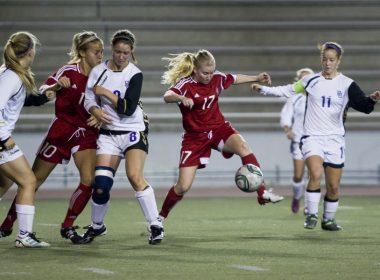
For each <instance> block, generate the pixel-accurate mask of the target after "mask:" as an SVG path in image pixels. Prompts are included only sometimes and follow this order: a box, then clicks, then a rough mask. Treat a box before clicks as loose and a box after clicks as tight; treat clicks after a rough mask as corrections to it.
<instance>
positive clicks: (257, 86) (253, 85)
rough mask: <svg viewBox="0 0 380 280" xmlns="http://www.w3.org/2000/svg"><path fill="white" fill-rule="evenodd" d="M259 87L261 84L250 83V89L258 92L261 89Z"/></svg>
mask: <svg viewBox="0 0 380 280" xmlns="http://www.w3.org/2000/svg"><path fill="white" fill-rule="evenodd" d="M261 88H262V86H261V85H259V84H252V85H251V90H252V91H253V92H255V91H257V92H260V91H261Z"/></svg>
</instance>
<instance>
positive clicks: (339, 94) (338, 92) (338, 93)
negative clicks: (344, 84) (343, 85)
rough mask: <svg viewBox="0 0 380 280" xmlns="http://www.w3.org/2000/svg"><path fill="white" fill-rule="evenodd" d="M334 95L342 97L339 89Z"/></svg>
mask: <svg viewBox="0 0 380 280" xmlns="http://www.w3.org/2000/svg"><path fill="white" fill-rule="evenodd" d="M336 95H338V97H339V98H342V97H343V93H342V92H341V91H340V90H338V91H337V93H336Z"/></svg>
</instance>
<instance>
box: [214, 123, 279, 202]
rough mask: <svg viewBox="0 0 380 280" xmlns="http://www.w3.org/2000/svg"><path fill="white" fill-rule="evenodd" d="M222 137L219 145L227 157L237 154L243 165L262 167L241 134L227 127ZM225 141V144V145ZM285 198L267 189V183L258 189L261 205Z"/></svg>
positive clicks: (258, 199) (258, 198)
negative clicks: (230, 130) (231, 131)
mask: <svg viewBox="0 0 380 280" xmlns="http://www.w3.org/2000/svg"><path fill="white" fill-rule="evenodd" d="M228 134H229V135H228ZM220 138H221V139H222V141H220V142H219V144H218V147H219V149H220V147H222V152H223V155H224V157H225V158H228V157H230V155H233V154H236V155H238V156H240V158H241V161H242V164H243V165H245V164H253V165H256V166H258V167H260V164H259V163H258V161H257V159H256V156H255V155H254V154H253V153H252V150H251V148H250V146H249V144H248V143H247V142H246V141H245V140H244V138H243V137H242V136H241V135H240V134H237V133H229V132H228V129H226V132H222V133H221V136H220ZM223 139H226V140H223ZM223 143H225V144H224V145H223ZM283 199H284V197H282V196H279V195H276V194H274V193H272V192H270V191H267V190H266V187H265V183H263V184H262V185H261V186H260V187H259V188H258V189H257V201H258V202H259V204H261V205H264V204H266V203H267V202H272V203H276V202H279V201H281V200H283Z"/></svg>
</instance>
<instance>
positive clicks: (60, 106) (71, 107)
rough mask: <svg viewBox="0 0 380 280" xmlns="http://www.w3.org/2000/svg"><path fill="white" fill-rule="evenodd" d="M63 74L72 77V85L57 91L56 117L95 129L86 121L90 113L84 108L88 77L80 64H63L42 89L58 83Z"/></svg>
mask: <svg viewBox="0 0 380 280" xmlns="http://www.w3.org/2000/svg"><path fill="white" fill-rule="evenodd" d="M63 76H66V77H67V78H69V79H70V84H71V86H70V88H62V89H60V90H59V91H58V92H57V95H56V100H55V115H56V117H57V118H58V119H60V120H63V121H65V122H67V123H69V124H71V125H72V126H75V127H83V128H86V129H87V128H88V129H91V130H93V129H94V128H93V127H89V126H88V125H87V123H86V122H87V119H88V118H89V117H90V115H89V114H88V112H87V111H86V110H85V109H84V92H85V89H86V83H87V79H88V77H87V76H85V75H83V74H82V73H81V71H80V67H79V64H67V65H64V66H62V67H61V68H60V69H59V70H58V71H57V72H56V73H54V74H53V75H51V76H50V77H49V78H48V79H47V80H46V81H45V83H44V85H42V86H41V89H42V90H43V89H44V88H45V87H47V86H51V85H53V84H55V83H57V81H58V80H59V79H60V78H61V77H63ZM94 130H96V129H94Z"/></svg>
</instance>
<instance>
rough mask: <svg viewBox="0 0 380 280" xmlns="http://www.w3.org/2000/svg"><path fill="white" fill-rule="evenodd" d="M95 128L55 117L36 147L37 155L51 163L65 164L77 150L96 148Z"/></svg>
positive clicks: (96, 136)
mask: <svg viewBox="0 0 380 280" xmlns="http://www.w3.org/2000/svg"><path fill="white" fill-rule="evenodd" d="M97 138H98V133H97V131H96V130H90V129H85V128H83V127H75V126H72V125H71V124H69V123H67V122H65V121H63V120H60V119H57V118H55V119H54V120H53V121H52V123H51V125H50V127H49V130H48V132H47V135H46V136H45V138H44V140H43V142H42V144H41V145H40V147H39V148H38V151H37V157H39V158H40V159H43V160H45V161H48V162H52V163H60V164H67V163H68V162H69V161H70V158H71V155H72V154H75V153H76V152H78V151H83V150H88V149H94V150H95V149H96V139H97Z"/></svg>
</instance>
